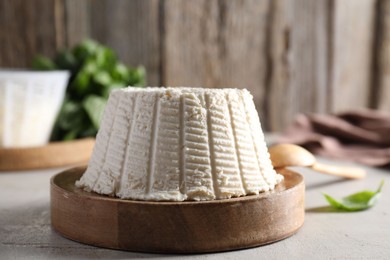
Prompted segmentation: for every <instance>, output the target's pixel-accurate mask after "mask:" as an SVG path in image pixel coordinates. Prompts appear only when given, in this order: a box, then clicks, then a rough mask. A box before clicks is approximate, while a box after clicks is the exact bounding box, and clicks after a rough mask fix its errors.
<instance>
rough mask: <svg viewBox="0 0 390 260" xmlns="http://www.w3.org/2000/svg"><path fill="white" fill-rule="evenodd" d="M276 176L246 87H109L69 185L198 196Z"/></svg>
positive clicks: (236, 192) (259, 187)
mask: <svg viewBox="0 0 390 260" xmlns="http://www.w3.org/2000/svg"><path fill="white" fill-rule="evenodd" d="M282 179H283V177H282V175H280V174H277V173H276V172H275V170H274V169H273V167H272V164H271V160H270V158H269V154H268V150H267V147H266V144H265V142H264V135H263V132H262V130H261V125H260V121H259V117H258V114H257V111H256V109H255V106H254V103H253V97H252V95H251V94H250V93H249V92H248V91H247V90H245V89H244V90H240V89H204V88H145V89H141V88H126V89H120V90H115V91H113V92H112V93H111V95H110V98H109V100H108V103H107V106H106V109H105V112H104V115H103V118H102V122H101V127H100V129H99V132H98V134H97V137H96V144H95V147H94V150H93V154H92V157H91V160H90V161H89V165H88V168H87V170H86V172H85V173H84V174H83V176H82V177H81V179H80V180H79V181H77V182H76V186H77V187H79V188H83V189H84V190H87V191H94V192H97V193H100V194H105V195H110V196H117V197H120V198H122V199H133V200H153V201H183V200H195V201H201V200H213V199H227V198H231V197H238V196H244V195H248V194H258V193H260V192H264V191H269V190H273V189H274V188H275V185H276V184H278V183H279V182H280V181H282Z"/></svg>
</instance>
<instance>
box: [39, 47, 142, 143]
mask: <svg viewBox="0 0 390 260" xmlns="http://www.w3.org/2000/svg"><path fill="white" fill-rule="evenodd" d="M32 66H33V68H34V69H38V70H54V69H66V70H69V71H70V72H71V77H70V80H69V83H68V88H67V90H66V100H65V101H64V103H63V108H62V110H61V111H60V113H59V116H58V119H57V121H56V124H55V127H54V129H53V132H52V136H51V137H52V139H51V140H53V141H58V140H72V139H75V138H82V137H87V136H95V135H96V132H97V129H98V127H99V122H100V117H101V114H102V112H103V108H104V106H105V104H106V101H107V99H108V96H109V93H110V92H111V91H112V89H115V88H122V87H127V86H135V87H142V86H144V85H145V84H146V82H145V78H146V72H145V69H144V68H143V67H137V68H131V67H128V66H126V65H125V64H124V63H122V62H120V61H119V60H118V58H117V55H116V53H115V52H114V50H112V49H111V48H109V47H107V46H104V45H102V44H99V43H98V42H96V41H93V40H84V41H82V42H81V43H79V44H77V45H76V46H74V47H73V48H69V49H64V50H61V51H60V52H58V53H57V54H56V56H55V58H54V59H49V58H46V57H43V56H37V57H35V59H34V60H33V64H32Z"/></svg>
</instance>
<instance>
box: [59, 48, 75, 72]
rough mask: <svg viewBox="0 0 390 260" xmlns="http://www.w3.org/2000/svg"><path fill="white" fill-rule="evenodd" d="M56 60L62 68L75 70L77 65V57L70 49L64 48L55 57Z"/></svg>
mask: <svg viewBox="0 0 390 260" xmlns="http://www.w3.org/2000/svg"><path fill="white" fill-rule="evenodd" d="M54 62H55V63H56V64H57V66H58V67H59V68H61V69H66V70H74V69H75V66H76V65H77V60H76V57H75V56H74V55H73V53H72V52H71V51H69V50H63V51H61V52H60V53H58V54H57V56H56V57H55V58H54Z"/></svg>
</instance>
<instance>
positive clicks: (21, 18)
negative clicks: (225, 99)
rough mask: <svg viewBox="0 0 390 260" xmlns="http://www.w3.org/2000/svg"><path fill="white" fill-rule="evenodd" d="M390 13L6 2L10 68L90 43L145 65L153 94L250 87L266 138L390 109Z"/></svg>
mask: <svg viewBox="0 0 390 260" xmlns="http://www.w3.org/2000/svg"><path fill="white" fill-rule="evenodd" d="M389 5H390V4H389V0H318V1H310V0H291V1H290V0H273V1H271V0H263V1H257V0H234V1H223V0H214V1H207V0H198V1H180V0H148V1H142V0H133V1H126V0H117V1H109V0H93V1H92V0H85V1H76V0H36V1H22V0H14V1H11V0H3V1H1V2H0V41H1V47H0V66H1V67H28V66H29V65H30V63H31V59H32V57H33V56H34V55H36V54H37V53H42V54H44V55H48V56H52V55H53V54H54V52H55V51H56V50H58V49H61V48H63V47H67V46H73V45H74V44H76V43H78V42H79V41H80V40H82V39H84V38H88V37H90V38H94V39H97V40H99V41H101V42H102V43H104V44H107V45H109V46H110V47H112V48H114V49H115V51H117V52H118V54H119V57H120V59H121V60H123V61H124V62H125V63H127V64H129V65H132V66H137V65H140V64H142V65H144V66H145V67H146V70H147V73H148V84H149V85H155V86H161V85H171V86H179V85H187V86H203V87H239V88H243V87H245V88H248V89H249V90H250V91H251V93H252V94H253V96H254V100H255V104H256V108H257V109H258V111H259V113H260V117H261V121H262V124H263V127H264V129H266V130H272V131H280V130H283V129H285V127H286V126H287V125H289V123H290V122H291V121H292V120H293V118H294V117H295V115H296V114H297V113H302V112H308V113H311V112H317V113H327V112H339V111H343V110H346V109H354V108H365V107H368V106H369V107H373V108H378V109H381V110H383V111H389V110H390V82H389V78H390V76H389V74H390V72H389V71H390V69H389V68H390V65H389V63H390V61H389V59H390V58H389V57H390V54H389V52H390V51H389V46H390V40H389V38H390V36H389V34H390V33H389V32H390V23H389V17H390V15H389V12H390V11H389V7H388V6H389ZM375 7H376V8H375ZM374 21H376V22H374Z"/></svg>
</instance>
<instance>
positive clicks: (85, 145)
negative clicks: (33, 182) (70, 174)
mask: <svg viewBox="0 0 390 260" xmlns="http://www.w3.org/2000/svg"><path fill="white" fill-rule="evenodd" d="M94 144H95V139H93V138H86V139H80V140H75V141H69V142H53V143H50V144H48V145H45V146H39V147H31V148H3V149H0V171H20V170H32V169H42V168H53V167H61V166H67V165H83V164H86V163H87V162H88V160H89V157H90V156H91V154H92V149H93V146H94Z"/></svg>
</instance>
